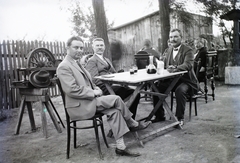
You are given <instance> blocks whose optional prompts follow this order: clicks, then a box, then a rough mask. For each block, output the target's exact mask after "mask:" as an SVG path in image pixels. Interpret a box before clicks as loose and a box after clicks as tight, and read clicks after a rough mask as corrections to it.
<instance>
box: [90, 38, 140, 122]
mask: <svg viewBox="0 0 240 163" xmlns="http://www.w3.org/2000/svg"><path fill="white" fill-rule="evenodd" d="M92 47H93V51H94V55H93V56H92V57H91V58H90V59H89V60H88V62H87V64H86V69H87V70H88V72H89V73H90V74H91V76H92V77H93V82H94V83H95V84H96V85H97V86H98V87H99V88H101V90H102V91H103V94H104V95H109V94H110V93H109V92H108V90H107V88H106V86H105V84H104V83H103V82H102V81H101V80H100V79H94V77H95V76H100V75H107V74H113V73H116V72H117V71H116V70H115V68H114V67H113V65H112V63H111V61H110V60H109V59H108V58H105V57H104V56H103V53H104V50H105V44H104V40H103V39H102V38H95V39H94V40H93V42H92ZM112 89H113V91H114V92H115V94H116V95H119V96H120V97H121V98H122V99H123V100H124V99H126V98H127V97H129V96H130V95H131V94H132V93H133V92H134V90H133V89H131V88H129V87H126V86H125V87H124V86H121V85H112ZM139 100H140V95H139V94H138V95H137V97H136V98H135V100H134V101H133V103H132V105H131V106H130V107H129V110H130V111H131V112H132V113H133V116H132V118H133V119H135V116H136V112H137V106H138V103H139Z"/></svg>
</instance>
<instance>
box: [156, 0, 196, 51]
mask: <svg viewBox="0 0 240 163" xmlns="http://www.w3.org/2000/svg"><path fill="white" fill-rule="evenodd" d="M158 3H159V15H160V24H161V26H160V28H161V29H160V30H161V38H162V39H161V40H160V42H161V43H160V45H161V48H160V51H161V52H162V53H163V51H164V50H165V49H166V48H167V47H168V45H167V40H168V37H169V32H170V11H171V12H172V16H173V18H177V19H178V20H179V21H180V22H182V23H183V24H184V25H185V26H186V27H189V26H192V25H193V23H194V22H195V20H194V18H193V16H192V15H191V14H190V13H188V12H185V11H186V8H185V6H186V5H185V3H184V2H182V1H177V0H158ZM187 29H188V28H185V30H187Z"/></svg>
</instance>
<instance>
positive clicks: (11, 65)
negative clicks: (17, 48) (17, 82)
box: [7, 41, 15, 108]
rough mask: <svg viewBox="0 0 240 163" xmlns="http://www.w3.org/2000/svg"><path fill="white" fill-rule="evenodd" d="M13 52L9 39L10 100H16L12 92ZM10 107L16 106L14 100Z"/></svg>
mask: <svg viewBox="0 0 240 163" xmlns="http://www.w3.org/2000/svg"><path fill="white" fill-rule="evenodd" d="M12 55H13V54H12V52H11V45H10V42H9V41H7V56H8V72H9V74H8V81H7V82H8V83H9V87H8V97H9V101H15V98H14V96H13V94H12V86H11V84H12V81H13V79H14V78H13V63H12V62H13V59H12ZM9 107H10V108H15V105H14V103H13V102H9Z"/></svg>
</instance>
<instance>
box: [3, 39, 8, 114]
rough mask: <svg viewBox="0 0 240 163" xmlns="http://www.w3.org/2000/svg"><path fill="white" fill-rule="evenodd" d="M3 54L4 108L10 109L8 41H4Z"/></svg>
mask: <svg viewBox="0 0 240 163" xmlns="http://www.w3.org/2000/svg"><path fill="white" fill-rule="evenodd" d="M3 55H4V62H3V63H4V66H3V68H4V72H3V75H4V84H3V99H4V108H5V109H8V105H9V103H8V89H9V84H8V67H7V66H8V63H7V47H6V42H5V41H4V42H3Z"/></svg>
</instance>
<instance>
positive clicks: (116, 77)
mask: <svg viewBox="0 0 240 163" xmlns="http://www.w3.org/2000/svg"><path fill="white" fill-rule="evenodd" d="M184 73H187V71H181V72H174V73H169V72H168V71H167V70H164V72H163V74H160V75H159V74H148V73H147V71H146V69H141V70H138V72H137V73H134V74H130V72H122V73H116V74H109V75H102V76H97V77H95V78H97V79H100V80H101V81H102V82H104V84H105V85H106V87H107V89H108V91H109V92H110V94H115V93H114V91H113V89H112V88H111V85H112V84H121V85H128V86H136V89H135V90H134V92H133V94H132V96H131V97H130V99H129V100H128V101H127V102H126V105H127V107H129V106H131V104H132V102H133V101H134V99H135V98H136V96H137V94H138V93H146V94H150V95H154V96H158V97H159V101H158V103H157V105H156V106H155V107H154V109H153V110H152V111H151V113H150V114H149V115H148V116H147V117H146V118H143V119H141V120H146V121H150V120H151V118H152V117H153V115H154V114H155V112H156V111H157V109H158V108H159V107H160V105H161V104H163V106H164V108H165V110H166V111H167V113H168V114H169V116H170V117H171V119H172V121H173V122H172V123H171V124H169V125H167V126H164V127H162V128H160V129H158V130H157V131H154V132H152V133H149V134H146V135H143V136H142V137H141V138H140V140H141V139H144V138H146V137H148V136H150V135H152V134H155V133H157V132H160V131H162V130H165V129H168V128H170V127H173V126H176V125H179V121H178V120H177V118H176V117H175V115H174V114H173V112H172V111H171V109H170V108H169V106H168V104H167V103H166V98H167V97H168V95H169V93H170V92H171V90H172V89H173V87H174V86H175V84H176V83H177V82H178V80H179V79H180V77H181V76H182V75H183V74H184ZM169 78H172V79H173V80H172V82H171V83H170V85H169V87H168V88H167V89H166V91H165V92H164V93H160V92H159V91H158V89H157V87H156V86H155V84H154V82H156V81H161V80H164V79H169ZM146 84H150V86H151V87H152V90H153V91H152V90H149V91H142V88H143V87H144V86H145V85H146ZM179 127H180V128H182V127H181V126H180V125H179ZM140 143H141V142H140ZM141 144H142V143H141Z"/></svg>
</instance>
